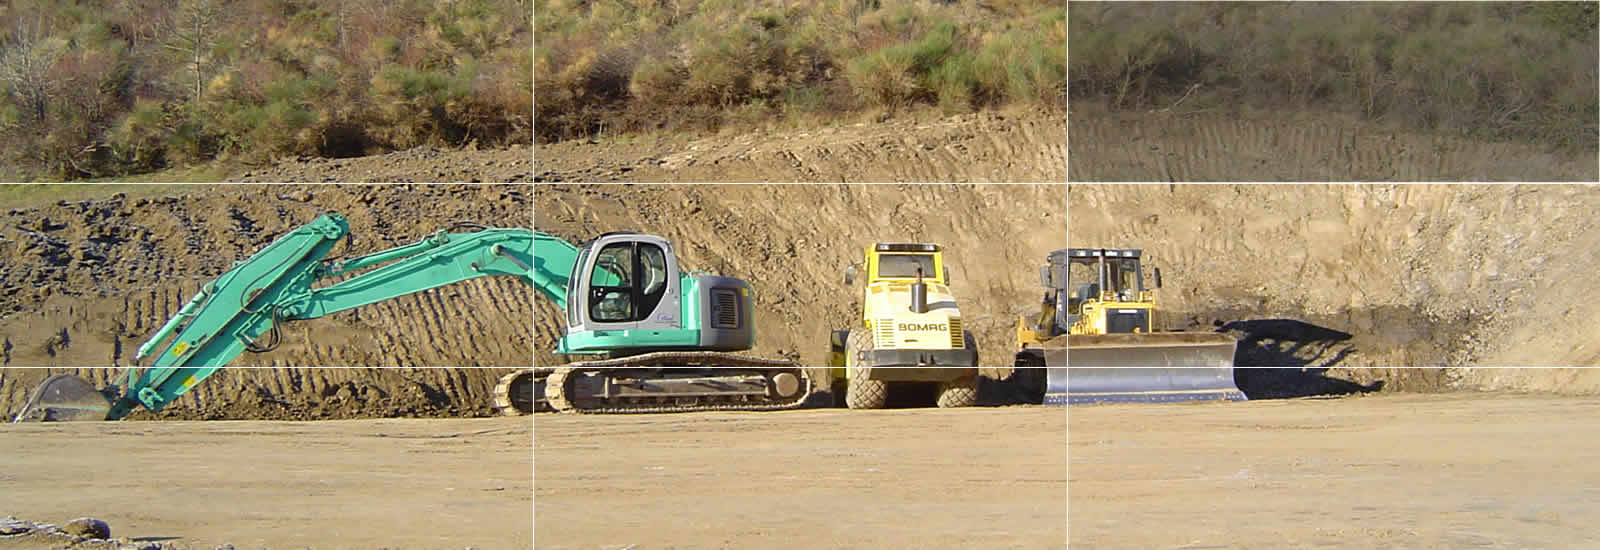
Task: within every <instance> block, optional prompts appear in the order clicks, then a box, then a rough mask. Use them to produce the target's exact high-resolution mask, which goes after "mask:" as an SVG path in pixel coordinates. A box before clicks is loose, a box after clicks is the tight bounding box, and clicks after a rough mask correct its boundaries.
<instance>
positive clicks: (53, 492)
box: [0, 418, 533, 550]
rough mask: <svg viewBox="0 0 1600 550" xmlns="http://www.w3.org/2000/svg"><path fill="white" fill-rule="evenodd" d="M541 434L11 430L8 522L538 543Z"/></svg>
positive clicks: (375, 540)
mask: <svg viewBox="0 0 1600 550" xmlns="http://www.w3.org/2000/svg"><path fill="white" fill-rule="evenodd" d="M530 441H531V426H530V424H529V421H528V419H527V418H493V419H456V420H418V419H405V420H348V421H327V422H256V421H250V422H231V421H229V422H181V421H180V422H97V423H68V424H56V423H52V424H0V449H6V450H7V452H6V453H5V468H4V469H3V470H0V484H3V485H4V486H5V499H4V502H3V503H0V517H5V516H8V515H13V516H16V517H18V518H23V519H27V520H31V521H35V522H48V523H54V524H58V525H59V524H63V523H65V522H67V521H69V520H71V519H74V518H78V517H83V516H90V517H94V518H97V519H101V520H104V521H106V522H108V523H109V524H110V526H111V529H112V532H111V535H112V537H115V538H126V539H131V540H130V542H140V543H163V544H168V545H171V546H176V547H181V548H213V547H216V546H220V545H223V544H232V545H234V546H235V547H238V548H251V549H255V548H275V549H276V548H330V549H333V548H350V549H364V550H365V549H373V548H455V549H460V548H485V549H488V548H530V547H532V545H533V531H532V525H531V524H530V523H529V521H530V514H531V513H532V506H533V503H532V497H533V486H532V472H531V471H530V470H529V455H530V453H531V452H532V449H531V447H530ZM34 542H35V543H37V542H39V541H34ZM21 547H23V548H33V547H39V548H62V546H49V545H40V546H32V547H30V546H27V545H26V544H24V545H23V546H21ZM6 548H11V546H6ZM74 548H98V547H97V546H87V545H85V546H75V547H74Z"/></svg>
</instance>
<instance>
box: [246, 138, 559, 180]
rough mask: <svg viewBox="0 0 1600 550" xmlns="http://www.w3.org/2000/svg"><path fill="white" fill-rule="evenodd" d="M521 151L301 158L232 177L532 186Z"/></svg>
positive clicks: (431, 150) (529, 164) (422, 150)
mask: <svg viewBox="0 0 1600 550" xmlns="http://www.w3.org/2000/svg"><path fill="white" fill-rule="evenodd" d="M528 153H529V151H528V147H527V146H525V145H512V146H509V147H506V148H504V149H484V150H477V149H462V150H453V149H439V148H437V147H417V148H414V149H407V150H404V151H395V152H393V153H387V154H382V155H371V156H365V157H353V158H320V157H304V158H292V159H283V160H279V161H276V162H273V163H272V164H270V165H267V166H263V167H259V168H250V169H245V170H242V171H237V172H235V173H233V174H231V175H229V176H228V181H238V182H385V183H413V182H418V181H423V182H429V181H459V182H471V183H479V182H505V183H518V182H529V181H533V158H532V156H531V155H529V154H528Z"/></svg>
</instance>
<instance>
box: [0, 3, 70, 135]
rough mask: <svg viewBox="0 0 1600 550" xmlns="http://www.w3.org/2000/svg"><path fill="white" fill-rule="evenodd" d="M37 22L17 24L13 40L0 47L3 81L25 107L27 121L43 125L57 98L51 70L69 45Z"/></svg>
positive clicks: (0, 77)
mask: <svg viewBox="0 0 1600 550" xmlns="http://www.w3.org/2000/svg"><path fill="white" fill-rule="evenodd" d="M41 27H42V25H41V23H40V22H39V21H38V20H37V19H35V20H34V21H32V22H20V21H19V22H18V24H17V29H16V31H15V32H14V33H13V34H12V38H11V40H9V41H7V42H5V43H4V44H3V45H0V48H3V49H0V80H4V81H5V82H6V84H8V85H9V87H10V88H11V93H12V94H13V95H14V96H15V97H16V102H17V104H18V105H20V106H21V107H22V111H23V113H24V115H25V116H26V117H27V119H26V120H27V121H28V122H31V123H33V124H35V125H39V124H42V123H44V121H45V117H46V116H47V115H48V113H49V109H50V101H51V99H52V98H53V97H55V95H56V89H57V87H58V84H59V82H58V80H59V79H58V78H57V76H56V74H55V72H54V71H53V70H52V67H53V66H54V65H55V63H56V60H57V59H60V58H61V54H62V52H64V51H65V50H66V43H65V42H64V41H62V40H61V39H59V38H50V37H47V36H46V33H45V32H44V30H43V29H42V28H41Z"/></svg>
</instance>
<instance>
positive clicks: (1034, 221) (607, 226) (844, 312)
mask: <svg viewBox="0 0 1600 550" xmlns="http://www.w3.org/2000/svg"><path fill="white" fill-rule="evenodd" d="M1066 209H1067V204H1066V186H1065V185H760V186H745V185H637V186H624V185H537V186H535V187H534V218H535V220H534V228H535V229H537V230H539V231H543V232H546V233H551V234H554V235H556V236H559V237H562V238H564V239H566V240H568V241H571V242H573V243H575V244H576V243H582V242H585V241H588V240H590V239H593V238H595V237H597V236H599V235H601V234H603V233H606V232H611V231H641V232H646V233H654V234H657V235H661V236H663V237H666V238H667V239H668V240H670V241H672V242H673V244H674V247H675V248H676V251H677V254H678V256H679V263H680V266H681V267H682V268H683V269H685V270H704V271H707V272H710V273H714V274H718V275H723V276H727V277H738V278H741V279H744V280H746V281H749V282H750V285H751V287H753V289H754V291H755V295H756V307H757V312H756V315H755V325H756V347H755V349H754V350H752V351H751V353H752V354H754V355H759V356H764V357H788V358H791V359H796V360H799V361H801V362H802V363H803V364H806V365H825V364H826V361H827V352H828V334H829V332H828V331H830V330H833V329H840V328H847V327H850V326H853V324H856V323H859V322H860V313H859V311H858V310H857V309H856V308H858V307H859V305H858V302H859V301H860V296H859V295H858V294H857V293H858V292H859V288H852V287H849V286H846V285H844V284H843V281H842V277H843V273H844V268H845V266H846V265H848V264H850V263H852V262H860V261H861V259H862V256H863V254H864V252H865V249H866V247H868V246H871V244H872V243H874V242H880V241H882V242H894V241H919V242H934V243H938V244H941V245H943V246H944V248H945V262H946V265H948V266H949V267H950V275H951V278H952V279H953V280H952V282H951V290H952V292H953V293H954V294H955V296H956V301H957V303H958V305H959V307H960V308H961V315H962V327H963V328H965V329H966V330H969V331H971V332H972V333H973V335H974V337H975V338H977V341H978V349H979V353H978V360H979V362H980V363H981V364H983V365H985V366H996V367H998V366H1011V365H1012V363H1013V353H1014V352H1015V347H1016V343H1015V341H1016V336H1015V330H1016V326H1017V320H1018V318H1019V317H1020V316H1022V315H1025V314H1037V312H1038V311H1039V304H1040V297H1041V296H1042V295H1043V294H1044V289H1043V288H1042V287H1040V285H1039V267H1040V266H1042V265H1043V264H1044V261H1045V257H1046V255H1048V254H1049V253H1050V251H1052V250H1056V249H1059V248H1062V247H1064V246H1065V243H1066V235H1065V227H1066V225H1067V220H1066V218H1065V212H1066ZM535 253H536V254H537V251H535ZM534 307H535V310H536V311H537V312H538V316H537V318H536V320H535V322H534V343H535V356H534V358H535V363H536V364H538V365H553V364H557V361H556V357H555V356H554V355H553V354H551V353H550V350H553V349H555V344H556V339H557V338H559V337H560V335H561V333H562V330H563V327H564V325H563V324H564V317H563V315H562V312H561V310H560V309H558V308H556V307H555V305H554V303H553V302H551V301H549V300H547V299H545V297H544V296H542V295H541V296H538V297H536V298H535V299H534Z"/></svg>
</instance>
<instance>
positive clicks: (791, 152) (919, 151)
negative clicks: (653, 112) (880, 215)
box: [535, 111, 1067, 182]
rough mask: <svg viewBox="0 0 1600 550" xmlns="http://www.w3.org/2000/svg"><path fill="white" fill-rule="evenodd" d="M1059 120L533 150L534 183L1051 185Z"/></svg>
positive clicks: (1056, 168)
mask: <svg viewBox="0 0 1600 550" xmlns="http://www.w3.org/2000/svg"><path fill="white" fill-rule="evenodd" d="M1066 139H1067V137H1066V117H1065V115H1063V114H1060V113H1051V112H1047V111H1045V112H1016V113H1010V112H1006V113H990V112H985V113H978V114H969V115H956V116H951V117H944V118H940V119H937V120H933V121H926V122H924V121H918V120H912V119H896V120H888V121H884V122H879V123H860V124H854V125H849V126H835V127H826V128H819V129H814V130H804V131H802V130H793V131H783V132H776V133H765V132H761V133H750V134H742V135H735V136H718V137H710V138H704V139H698V140H693V141H690V142H687V143H684V142H681V141H674V140H671V139H670V138H654V140H653V141H652V140H649V139H638V140H632V141H627V142H622V141H618V142H615V143H601V142H598V141H586V142H563V143H555V144H548V145H539V146H538V147H537V148H536V151H535V160H536V170H537V171H536V176H535V180H536V181H544V182H561V181H591V182H604V181H634V182H676V181H681V182H733V181H768V182H789V181H795V182H806V181H811V182H858V181H869V182H870V181H877V182H936V181H947V182H966V181H974V182H987V181H1001V182H1007V181H1008V182H1059V181H1065V178H1066V175H1067V172H1066V166H1067V148H1066Z"/></svg>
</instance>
